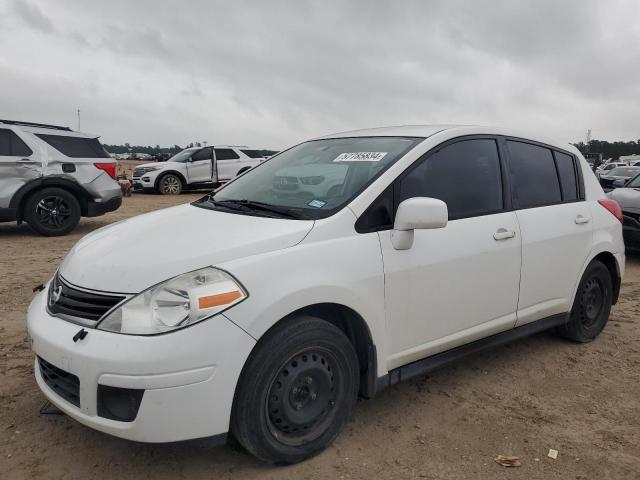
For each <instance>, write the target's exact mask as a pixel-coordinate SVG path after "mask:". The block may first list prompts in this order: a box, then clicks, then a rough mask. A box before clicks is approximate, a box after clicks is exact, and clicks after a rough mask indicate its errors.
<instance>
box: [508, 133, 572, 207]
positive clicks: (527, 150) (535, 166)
mask: <svg viewBox="0 0 640 480" xmlns="http://www.w3.org/2000/svg"><path fill="white" fill-rule="evenodd" d="M507 146H508V148H509V157H510V162H509V165H510V168H511V177H512V179H513V187H514V191H515V197H516V198H517V200H518V208H533V207H542V206H544V205H552V204H554V203H560V202H561V201H562V196H561V194H560V183H559V182H558V175H557V173H556V166H555V162H554V161H553V155H552V153H551V150H549V149H548V148H544V147H540V146H538V145H532V144H530V143H523V142H517V141H512V140H508V141H507Z"/></svg>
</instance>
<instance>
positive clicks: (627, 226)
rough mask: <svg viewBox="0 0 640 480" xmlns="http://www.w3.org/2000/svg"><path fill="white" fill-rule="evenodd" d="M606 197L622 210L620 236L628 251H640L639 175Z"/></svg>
mask: <svg viewBox="0 0 640 480" xmlns="http://www.w3.org/2000/svg"><path fill="white" fill-rule="evenodd" d="M607 196H608V197H609V198H611V199H613V200H615V201H616V202H618V204H619V205H620V208H622V215H623V219H624V220H623V224H622V234H623V235H624V244H625V246H626V247H627V249H628V250H640V174H637V175H636V176H635V177H633V178H632V179H631V180H628V181H627V182H626V183H625V184H624V186H623V187H620V188H616V189H615V190H613V191H611V192H609V193H608V194H607Z"/></svg>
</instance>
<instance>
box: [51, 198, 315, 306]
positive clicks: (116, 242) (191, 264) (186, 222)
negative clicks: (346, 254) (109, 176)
mask: <svg viewBox="0 0 640 480" xmlns="http://www.w3.org/2000/svg"><path fill="white" fill-rule="evenodd" d="M313 223H314V222H313V221H311V220H289V219H280V218H265V217H254V216H249V215H238V214H233V213H226V212H221V211H216V210H208V209H204V208H200V207H195V206H193V205H180V206H177V207H172V208H167V209H164V210H158V211H155V212H152V213H148V214H145V215H140V216H137V217H133V218H130V219H128V220H124V221H122V222H118V223H114V224H112V225H109V226H107V227H104V228H101V229H99V230H96V231H95V232H93V233H91V234H89V235H87V236H86V237H84V238H82V239H81V240H80V241H79V242H78V243H77V244H76V245H75V246H74V247H73V248H72V249H71V251H70V252H69V253H68V254H67V256H66V258H65V259H64V261H63V263H62V265H61V266H60V274H61V275H62V276H63V277H64V279H65V280H67V281H68V282H70V283H72V284H74V285H77V286H79V287H83V288H87V289H92V290H100V291H107V292H120V293H138V292H141V291H142V290H145V289H146V288H148V287H150V286H152V285H155V284H157V283H159V282H162V281H164V280H167V279H168V278H171V277H174V276H176V275H179V274H181V273H185V272H189V271H192V270H196V269H198V268H202V267H205V266H208V265H214V266H215V265H217V264H220V263H222V262H228V261H230V260H233V259H235V258H240V257H247V256H250V255H257V254H260V253H266V252H270V251H275V250H281V249H284V248H288V247H291V246H294V245H296V244H297V243H299V242H301V241H302V239H304V237H305V236H306V235H307V234H308V233H309V231H310V230H311V229H312V228H313ZM231 273H233V272H231Z"/></svg>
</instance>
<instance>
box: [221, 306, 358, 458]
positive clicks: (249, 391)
mask: <svg viewBox="0 0 640 480" xmlns="http://www.w3.org/2000/svg"><path fill="white" fill-rule="evenodd" d="M358 372H359V369H358V358H357V355H356V353H355V350H354V348H353V345H352V344H351V342H350V341H349V339H348V338H347V337H346V335H345V334H344V333H343V332H342V331H341V330H340V329H339V328H337V327H336V326H334V325H332V324H330V323H328V322H326V321H324V320H321V319H318V318H315V317H308V316H305V317H298V318H293V319H288V320H285V321H284V323H282V324H281V325H277V326H276V327H275V328H274V329H273V330H272V331H270V332H268V333H267V334H266V335H265V337H263V338H262V339H261V340H260V342H259V344H258V345H257V346H256V348H255V349H254V352H252V354H251V356H250V358H249V360H247V363H246V364H245V367H244V369H243V372H242V375H241V378H240V381H239V383H238V387H237V390H236V396H235V400H234V407H233V414H232V419H231V432H232V434H233V435H234V436H235V438H236V439H237V440H238V442H239V443H240V444H241V445H242V446H243V447H244V448H245V449H247V450H248V451H249V452H251V453H252V454H253V455H255V456H256V457H258V458H260V459H261V460H264V461H266V462H269V463H280V464H290V463H296V462H300V461H302V460H304V459H306V458H309V457H311V456H313V455H315V454H316V453H318V452H320V451H322V450H323V449H324V448H326V447H327V446H328V445H329V444H330V443H331V442H332V441H333V440H334V439H335V437H336V436H337V435H338V433H339V432H340V431H341V430H342V429H343V428H344V425H345V424H346V422H347V421H348V419H349V417H350V415H351V411H352V409H353V406H354V404H355V401H356V397H357V392H358V383H359V373H358Z"/></svg>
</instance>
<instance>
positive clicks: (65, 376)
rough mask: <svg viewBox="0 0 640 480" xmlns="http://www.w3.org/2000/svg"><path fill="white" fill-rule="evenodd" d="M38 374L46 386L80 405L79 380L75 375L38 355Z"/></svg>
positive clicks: (74, 403)
mask: <svg viewBox="0 0 640 480" xmlns="http://www.w3.org/2000/svg"><path fill="white" fill-rule="evenodd" d="M38 365H40V374H41V375H42V379H43V380H44V383H46V384H47V386H48V387H49V388H50V389H51V390H53V391H54V392H56V393H57V394H58V395H60V396H61V397H62V398H64V399H65V400H66V401H67V402H69V403H72V404H73V405H75V406H76V407H79V406H80V380H79V379H78V377H76V376H75V375H73V374H71V373H69V372H65V371H64V370H62V369H60V368H58V367H56V366H54V365H51V364H50V363H49V362H47V361H46V360H44V359H43V358H40V357H38Z"/></svg>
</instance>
